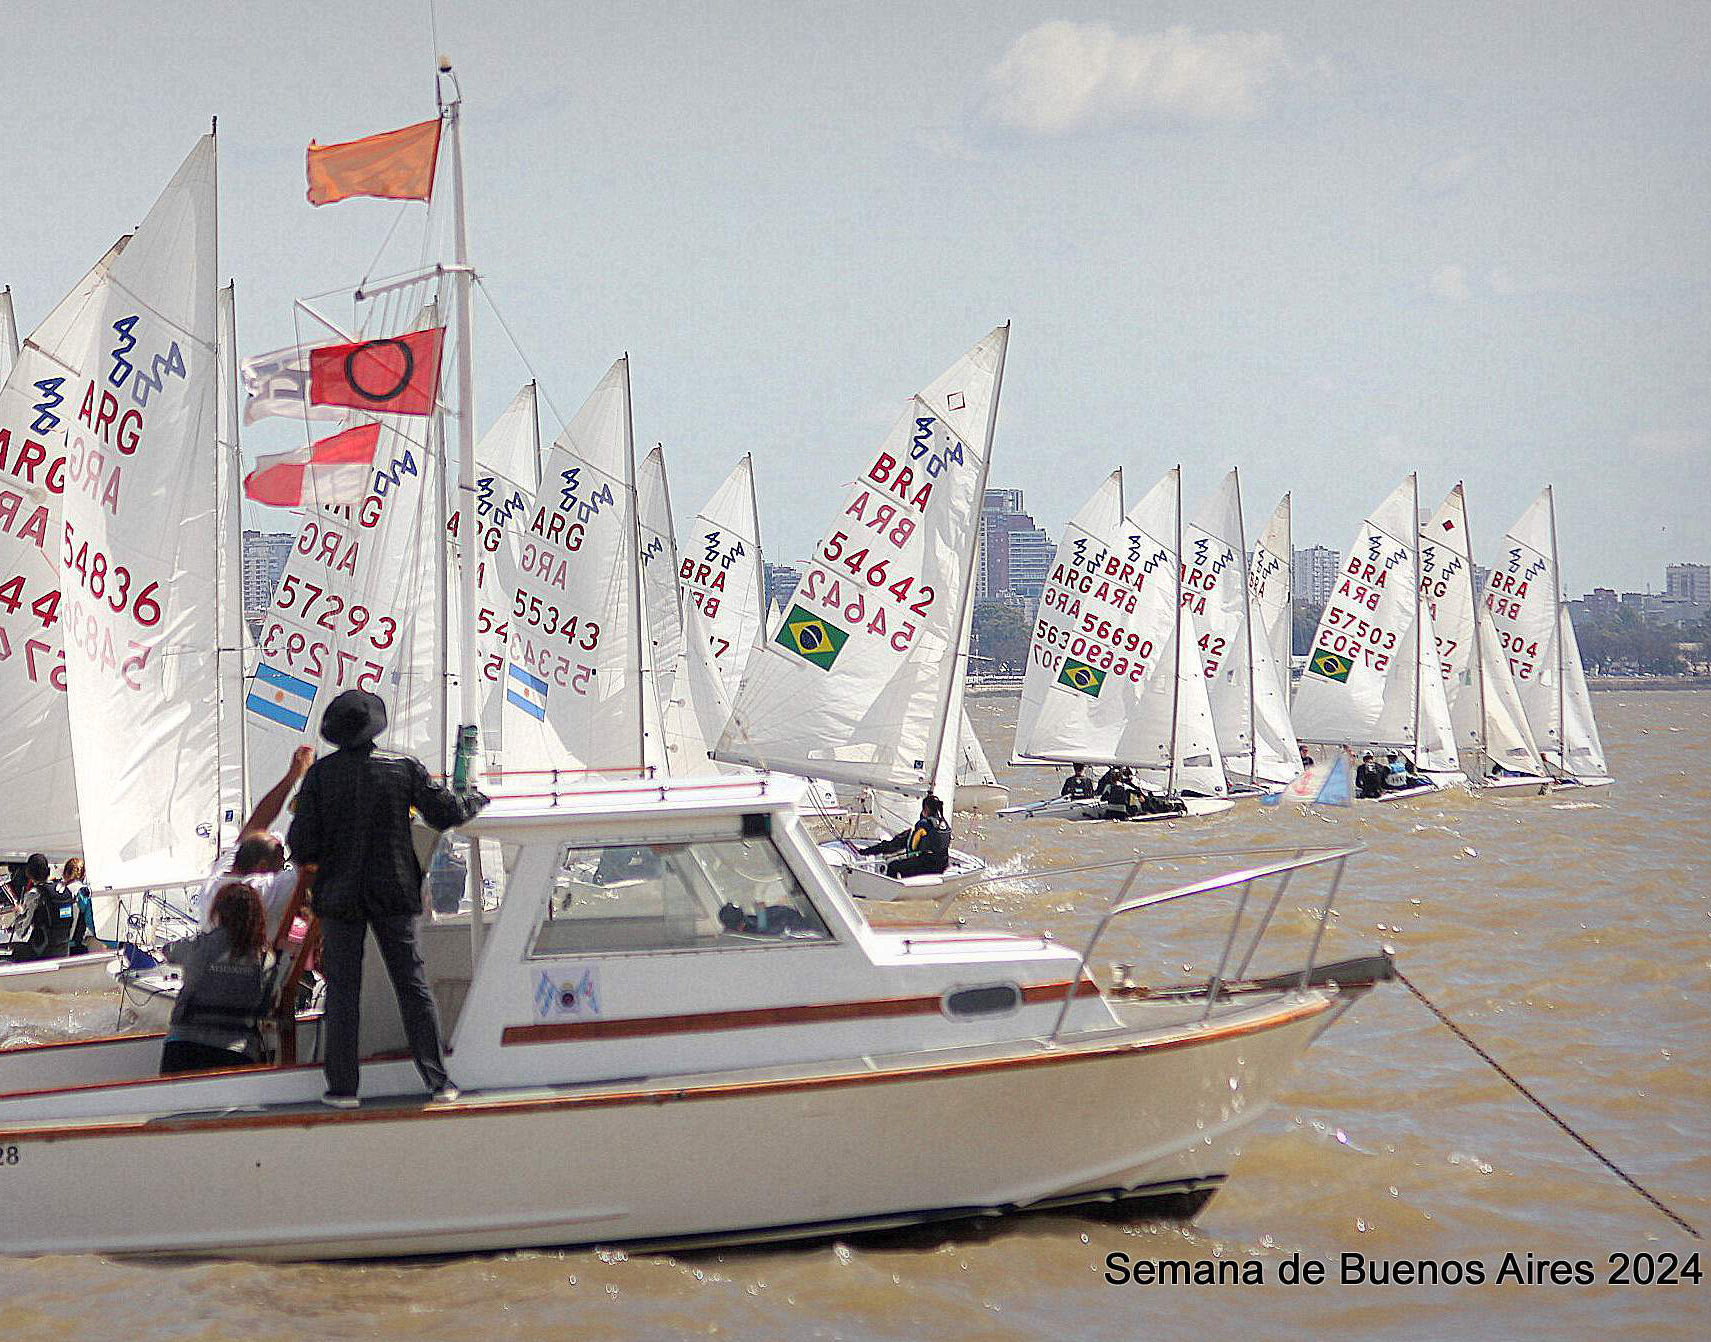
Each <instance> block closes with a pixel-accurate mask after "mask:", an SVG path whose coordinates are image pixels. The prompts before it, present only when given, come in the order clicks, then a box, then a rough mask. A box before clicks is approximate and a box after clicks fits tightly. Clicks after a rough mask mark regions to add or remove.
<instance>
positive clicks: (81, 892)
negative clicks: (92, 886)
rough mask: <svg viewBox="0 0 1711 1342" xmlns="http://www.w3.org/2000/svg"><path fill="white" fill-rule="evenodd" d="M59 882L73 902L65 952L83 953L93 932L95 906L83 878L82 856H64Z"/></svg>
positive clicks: (72, 953) (85, 951)
mask: <svg viewBox="0 0 1711 1342" xmlns="http://www.w3.org/2000/svg"><path fill="white" fill-rule="evenodd" d="M59 883H60V887H61V888H62V889H63V890H64V891H65V894H66V897H67V898H68V899H70V900H71V901H72V904H73V916H72V920H71V946H70V949H69V950H67V952H66V954H68V955H84V954H86V953H87V952H88V950H89V938H90V937H91V936H94V933H95V906H94V905H93V904H92V903H91V902H90V899H89V882H88V881H86V880H84V879H83V859H82V858H80V857H68V858H66V860H65V865H64V866H63V867H61V868H60V870H59ZM96 940H97V941H99V940H100V938H99V937H97V938H96ZM104 944H106V943H104Z"/></svg>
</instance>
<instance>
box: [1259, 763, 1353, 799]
mask: <svg viewBox="0 0 1711 1342" xmlns="http://www.w3.org/2000/svg"><path fill="white" fill-rule="evenodd" d="M1259 800H1260V805H1261V806H1276V805H1277V804H1278V803H1279V802H1285V801H1295V802H1301V803H1303V804H1305V805H1308V806H1350V805H1352V804H1353V803H1354V789H1353V787H1352V786H1350V779H1349V757H1348V756H1347V755H1345V754H1343V753H1342V752H1341V751H1339V752H1338V753H1337V755H1336V757H1335V758H1334V759H1332V760H1330V761H1329V762H1327V763H1325V764H1315V765H1314V766H1313V767H1312V768H1311V769H1306V770H1304V771H1302V772H1301V773H1300V774H1298V775H1297V776H1296V778H1295V781H1294V782H1292V783H1290V784H1289V786H1288V787H1286V788H1283V789H1281V790H1280V791H1277V792H1268V793H1266V794H1265V796H1263V797H1261V798H1260V799H1259Z"/></svg>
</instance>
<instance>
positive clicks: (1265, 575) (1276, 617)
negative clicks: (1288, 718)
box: [1248, 494, 1295, 707]
mask: <svg viewBox="0 0 1711 1342" xmlns="http://www.w3.org/2000/svg"><path fill="white" fill-rule="evenodd" d="M1291 544H1292V538H1291V536H1290V531H1289V495H1287V494H1285V495H1284V496H1283V498H1282V499H1281V500H1280V501H1279V502H1278V505H1277V510H1276V511H1275V512H1273V513H1272V515H1271V521H1269V522H1267V523H1266V527H1265V531H1264V532H1263V533H1262V534H1261V536H1260V538H1259V543H1258V544H1257V545H1255V546H1254V553H1253V558H1252V559H1251V560H1250V561H1249V564H1248V590H1249V592H1250V593H1251V594H1252V600H1253V613H1254V619H1255V620H1256V621H1257V623H1256V624H1255V626H1254V633H1255V636H1256V637H1257V636H1258V635H1259V633H1260V631H1261V630H1263V631H1264V632H1265V639H1266V642H1267V643H1268V644H1270V645H1271V656H1272V661H1273V662H1275V663H1276V665H1277V669H1278V674H1279V675H1280V676H1281V677H1282V680H1283V687H1284V689H1285V690H1287V689H1288V688H1289V667H1290V653H1291V651H1292V643H1293V634H1294V624H1295V595H1294V587H1293V579H1292V572H1291V564H1292V562H1293V559H1294V552H1293V551H1292V550H1291V548H1290V546H1291ZM1285 706H1286V707H1287V696H1286V697H1285Z"/></svg>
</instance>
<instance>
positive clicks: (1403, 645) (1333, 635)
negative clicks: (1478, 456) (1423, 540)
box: [1295, 475, 1462, 801]
mask: <svg viewBox="0 0 1711 1342" xmlns="http://www.w3.org/2000/svg"><path fill="white" fill-rule="evenodd" d="M1295 730H1296V732H1297V733H1298V734H1299V735H1300V737H1301V739H1302V740H1304V741H1315V742H1322V743H1324V744H1325V745H1327V746H1330V747H1333V748H1335V747H1339V746H1351V747H1371V748H1373V749H1375V750H1391V751H1403V752H1407V753H1409V754H1411V755H1412V756H1413V757H1414V760H1415V763H1416V766H1417V769H1418V773H1419V775H1420V776H1422V777H1423V779H1424V780H1425V781H1423V782H1421V783H1419V784H1417V785H1414V786H1410V787H1407V788H1396V789H1391V790H1388V791H1387V792H1386V793H1385V795H1384V797H1383V798H1382V800H1385V801H1394V800H1399V799H1401V798H1403V797H1408V796H1417V795H1420V794H1422V793H1426V792H1432V791H1436V790H1437V789H1439V788H1440V787H1443V786H1446V785H1448V784H1450V783H1452V782H1458V781H1461V778H1462V775H1461V772H1460V762H1459V760H1458V758H1457V754H1456V744H1455V734H1454V730H1453V729H1452V727H1451V726H1450V708H1449V700H1448V698H1447V697H1446V695H1445V693H1444V679H1443V674H1442V672H1441V670H1440V669H1439V665H1438V657H1437V636H1436V634H1435V632H1434V630H1433V627H1432V612H1431V608H1430V607H1429V606H1428V605H1427V604H1426V601H1425V598H1424V596H1423V594H1422V591H1421V581H1420V507H1419V485H1418V481H1417V479H1416V477H1415V476H1413V475H1410V476H1409V477H1408V478H1407V479H1406V480H1404V481H1403V482H1402V483H1401V484H1400V485H1398V486H1397V487H1396V488H1395V489H1394V490H1392V491H1391V493H1390V495H1389V496H1388V497H1387V498H1386V499H1385V500H1384V502H1383V503H1381V504H1380V505H1379V506H1378V507H1377V508H1376V509H1374V510H1373V512H1372V513H1371V514H1370V515H1369V516H1368V517H1367V519H1366V520H1365V521H1364V522H1363V523H1362V524H1361V527H1360V530H1359V531H1358V532H1356V533H1355V538H1354V541H1353V542H1352V543H1351V544H1350V546H1349V548H1348V549H1347V550H1345V551H1344V552H1343V560H1342V571H1341V573H1340V574H1339V575H1338V578H1337V581H1336V584H1335V586H1333V588H1332V589H1331V597H1330V600H1329V601H1327V602H1326V603H1325V612H1324V614H1323V615H1322V616H1321V617H1320V619H1319V627H1318V628H1317V629H1316V630H1315V631H1314V634H1313V644H1312V648H1311V651H1310V652H1309V654H1308V661H1307V670H1306V671H1305V672H1304V673H1303V675H1302V677H1301V683H1300V684H1299V685H1298V686H1297V687H1296V691H1295Z"/></svg>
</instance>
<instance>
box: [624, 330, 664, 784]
mask: <svg viewBox="0 0 1711 1342" xmlns="http://www.w3.org/2000/svg"><path fill="white" fill-rule="evenodd" d="M624 488H625V489H627V490H629V492H630V609H631V611H632V612H633V613H634V614H633V618H632V619H631V620H630V630H631V633H632V635H633V638H632V639H631V651H632V652H633V653H634V654H635V658H636V745H637V748H638V750H639V752H640V753H639V754H638V755H637V757H636V768H637V771H638V772H639V773H640V774H641V776H642V777H644V778H645V777H647V776H648V714H647V702H648V698H647V696H648V688H649V686H648V677H647V676H644V675H643V674H642V668H643V667H644V666H645V665H647V664H648V663H649V662H651V661H652V659H651V658H648V659H646V660H644V659H643V655H642V653H643V649H642V642H643V640H644V639H646V638H647V636H648V635H647V633H646V631H645V630H643V628H642V625H643V624H644V623H645V622H646V620H647V611H646V610H645V608H644V607H643V606H642V501H641V496H640V495H639V494H638V493H637V492H636V429H635V423H634V421H633V419H632V418H631V412H630V355H629V352H628V351H625V354H624ZM655 674H656V675H657V674H658V668H655ZM655 688H656V689H657V682H655ZM654 702H655V703H656V704H657V703H658V702H659V697H658V695H657V694H656V695H655V697H654Z"/></svg>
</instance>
